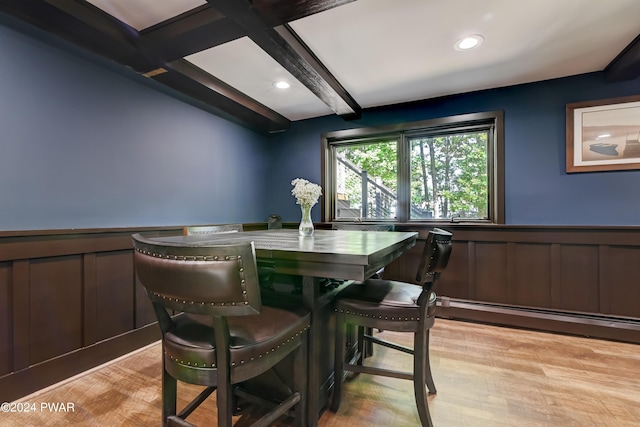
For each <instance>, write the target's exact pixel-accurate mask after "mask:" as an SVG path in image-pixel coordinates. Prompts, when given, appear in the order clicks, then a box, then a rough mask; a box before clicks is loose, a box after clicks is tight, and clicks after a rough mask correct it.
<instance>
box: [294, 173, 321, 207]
mask: <svg viewBox="0 0 640 427" xmlns="http://www.w3.org/2000/svg"><path fill="white" fill-rule="evenodd" d="M291 185H293V190H291V194H293V195H294V196H296V203H297V204H299V205H300V206H307V207H313V205H315V204H316V203H318V199H319V198H320V196H321V195H322V187H320V186H319V185H318V184H314V183H312V182H309V181H307V180H306V179H302V178H296V179H294V180H293V181H291Z"/></svg>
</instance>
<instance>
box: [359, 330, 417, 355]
mask: <svg viewBox="0 0 640 427" xmlns="http://www.w3.org/2000/svg"><path fill="white" fill-rule="evenodd" d="M364 339H365V340H366V341H370V342H372V343H375V344H379V345H381V346H384V347H388V348H392V349H394V350H398V351H403V352H405V353H408V354H413V349H412V348H409V347H405V346H403V345H398V344H395V343H392V342H389V341H385V340H381V339H380V338H376V337H372V336H371V335H365V336H364Z"/></svg>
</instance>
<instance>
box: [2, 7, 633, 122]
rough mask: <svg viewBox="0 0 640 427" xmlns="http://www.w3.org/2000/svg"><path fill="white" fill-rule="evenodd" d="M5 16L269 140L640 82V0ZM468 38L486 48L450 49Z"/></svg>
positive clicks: (73, 10) (23, 10) (47, 11)
mask: <svg viewBox="0 0 640 427" xmlns="http://www.w3.org/2000/svg"><path fill="white" fill-rule="evenodd" d="M0 12H2V13H6V14H8V15H12V16H14V17H16V18H18V19H20V20H23V21H26V22H27V23H29V24H31V25H34V26H37V27H39V28H41V29H43V30H45V31H47V32H49V33H51V34H52V35H54V36H55V37H60V38H62V39H64V40H67V41H70V42H72V43H73V44H75V45H77V46H80V47H81V48H84V49H87V50H89V51H91V52H93V53H96V54H98V55H101V56H103V57H106V58H108V59H110V60H113V61H115V62H117V63H119V64H121V65H123V66H125V67H127V68H129V69H131V70H134V71H135V72H137V73H139V74H142V75H144V76H146V77H148V78H150V79H154V80H155V81H157V82H158V83H159V84H161V85H166V86H167V87H169V88H172V90H173V91H177V92H178V93H181V94H183V95H186V96H187V97H188V99H190V100H193V101H194V103H195V104H196V105H199V106H200V107H202V108H204V109H206V110H208V111H211V112H213V113H215V114H218V115H221V116H223V117H225V118H228V119H230V120H232V121H234V122H236V123H239V124H241V125H243V126H246V127H248V128H251V129H254V130H257V131H261V132H280V131H284V130H286V129H288V128H289V126H290V123H291V121H296V120H303V119H307V118H312V117H319V116H324V115H329V114H336V115H339V116H341V117H343V118H344V119H345V120H350V119H353V118H357V117H359V116H360V114H361V111H362V110H363V109H367V108H371V107H377V106H382V105H390V104H397V103H403V102H410V101H416V100H421V99H429V98H434V97H440V96H446V95H451V94H457V93H464V92H470V91H477V90H482V89H489V88H495V87H503V86H509V85H515V84H521V83H528V82H534V81H541V80H547V79H553V78H558V77H565V76H571V75H576V74H582V73H587V72H593V71H602V70H604V75H605V77H606V79H607V80H609V81H620V80H630V79H635V78H637V77H638V76H639V75H640V36H639V35H638V34H639V33H640V20H638V17H639V16H640V1H638V0H608V1H603V0H562V1H558V0H536V1H514V0H484V1H477V0H162V1H159V0H2V1H1V2H0ZM471 34H479V35H481V36H482V43H481V44H480V45H479V46H478V47H476V48H475V49H472V50H468V51H460V50H457V49H455V48H454V44H455V42H456V41H457V40H459V39H461V38H462V37H464V36H467V35H471ZM281 80H282V81H286V82H287V83H289V85H290V87H289V88H288V89H278V88H277V87H275V85H274V83H275V82H277V81H281Z"/></svg>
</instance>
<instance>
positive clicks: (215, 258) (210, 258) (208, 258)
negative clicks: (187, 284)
mask: <svg viewBox="0 0 640 427" xmlns="http://www.w3.org/2000/svg"><path fill="white" fill-rule="evenodd" d="M135 250H136V251H137V252H140V253H141V254H143V255H147V256H152V257H155V258H166V259H173V260H181V261H220V258H219V257H218V256H191V257H187V256H177V255H162V254H159V253H155V252H151V251H145V250H143V249H140V248H135ZM232 259H237V260H238V264H239V268H238V271H239V272H240V282H241V283H242V298H243V300H244V301H242V302H241V304H244V305H247V304H249V301H247V289H246V282H245V279H244V267H243V266H242V255H238V256H237V257H230V256H226V257H224V260H225V261H229V260H232ZM149 292H151V293H152V294H154V295H155V296H156V297H158V298H161V299H164V300H169V301H176V302H180V300H179V299H174V298H171V297H166V296H164V295H160V294H157V293H155V292H153V291H149ZM182 303H183V304H187V303H188V304H191V305H193V304H200V305H205V303H204V302H200V303H198V302H196V301H185V300H182ZM209 304H210V305H212V306H216V305H220V306H225V305H227V304H228V305H232V306H235V305H236V304H240V302H236V301H231V302H219V303H215V302H212V303H209Z"/></svg>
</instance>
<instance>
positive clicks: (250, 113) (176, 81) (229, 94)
mask: <svg viewBox="0 0 640 427" xmlns="http://www.w3.org/2000/svg"><path fill="white" fill-rule="evenodd" d="M151 78H153V79H154V80H156V81H158V82H160V83H162V84H164V85H166V86H168V87H171V88H173V89H175V90H178V91H179V92H180V93H183V94H186V95H188V96H190V97H192V98H194V99H196V100H198V101H200V102H203V103H205V104H206V105H208V106H209V110H210V111H211V109H212V108H213V110H214V112H215V113H216V114H217V115H220V116H222V117H224V118H226V119H228V120H231V121H233V122H235V123H238V124H240V125H242V126H244V127H249V128H251V129H254V130H257V131H261V132H267V133H275V132H282V131H285V130H287V129H289V127H290V126H291V122H290V121H289V120H288V119H287V118H286V117H284V116H282V115H280V114H278V113H277V112H275V111H273V110H271V109H270V108H268V107H266V106H264V105H263V104H261V103H259V102H258V101H256V100H254V99H252V98H249V97H248V96H246V95H245V94H243V93H242V92H240V91H238V90H237V89H235V88H233V87H231V86H229V85H228V84H226V83H225V82H223V81H222V80H219V79H217V78H216V77H214V76H212V75H211V74H209V73H207V72H205V71H203V70H202V69H201V68H199V67H196V66H195V65H193V64H192V63H190V62H189V61H186V60H184V59H179V60H176V61H173V62H171V63H169V64H167V65H166V72H164V70H163V71H162V72H158V73H157V74H155V75H153V76H151Z"/></svg>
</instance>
